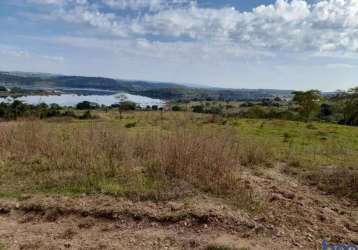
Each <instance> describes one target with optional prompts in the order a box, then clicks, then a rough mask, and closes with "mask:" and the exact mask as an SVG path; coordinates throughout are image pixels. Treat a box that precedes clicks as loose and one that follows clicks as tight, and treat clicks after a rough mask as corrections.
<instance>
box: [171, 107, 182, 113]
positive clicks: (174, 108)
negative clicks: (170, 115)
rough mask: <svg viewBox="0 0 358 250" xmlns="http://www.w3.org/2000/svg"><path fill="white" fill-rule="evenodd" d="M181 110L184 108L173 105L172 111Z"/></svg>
mask: <svg viewBox="0 0 358 250" xmlns="http://www.w3.org/2000/svg"><path fill="white" fill-rule="evenodd" d="M181 110H182V109H181V107H180V106H173V107H172V111H176V112H178V111H181Z"/></svg>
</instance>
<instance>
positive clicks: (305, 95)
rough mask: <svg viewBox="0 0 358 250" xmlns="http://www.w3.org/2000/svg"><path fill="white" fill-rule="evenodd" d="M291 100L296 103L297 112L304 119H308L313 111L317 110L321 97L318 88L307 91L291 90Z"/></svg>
mask: <svg viewBox="0 0 358 250" xmlns="http://www.w3.org/2000/svg"><path fill="white" fill-rule="evenodd" d="M293 94H294V97H293V101H294V102H295V103H297V104H298V105H299V106H300V108H299V113H300V115H301V117H302V118H303V119H304V120H305V121H309V120H310V118H311V117H312V114H313V113H314V112H317V111H318V110H319V107H320V105H319V103H320V101H321V99H322V96H321V93H320V92H319V91H318V90H309V91H295V92H293Z"/></svg>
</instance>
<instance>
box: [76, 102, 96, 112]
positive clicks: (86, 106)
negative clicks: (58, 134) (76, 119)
mask: <svg viewBox="0 0 358 250" xmlns="http://www.w3.org/2000/svg"><path fill="white" fill-rule="evenodd" d="M96 108H99V105H98V104H97V103H95V102H88V101H83V102H80V103H78V104H77V105H76V109H79V110H84V109H96Z"/></svg>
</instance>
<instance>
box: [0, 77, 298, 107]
mask: <svg viewBox="0 0 358 250" xmlns="http://www.w3.org/2000/svg"><path fill="white" fill-rule="evenodd" d="M0 86H6V87H20V88H32V89H33V88H36V89H59V90H61V89H71V88H72V89H95V90H109V91H114V92H120V91H123V92H128V93H131V94H138V95H143V96H148V97H152V98H160V99H165V100H178V99H191V100H192V99H197V100H258V99H262V98H271V97H275V96H280V97H289V96H290V95H291V92H292V91H291V90H272V89H252V90H250V89H223V88H209V87H204V86H200V87H199V85H190V84H188V85H184V84H175V83H163V82H149V81H132V80H118V79H111V78H105V77H84V76H63V75H51V74H42V73H26V72H0Z"/></svg>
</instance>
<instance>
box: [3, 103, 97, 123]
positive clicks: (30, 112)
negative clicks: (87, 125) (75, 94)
mask: <svg viewBox="0 0 358 250" xmlns="http://www.w3.org/2000/svg"><path fill="white" fill-rule="evenodd" d="M30 117H31V118H40V119H44V118H51V117H72V118H78V119H91V118H93V116H92V115H91V113H90V111H87V112H84V113H83V114H80V115H78V114H76V113H75V112H74V111H73V110H70V109H65V108H62V107H60V106H59V105H57V104H51V105H47V104H45V103H41V104H38V105H30V104H26V103H23V102H21V101H18V100H15V101H13V102H12V103H0V119H3V120H16V119H18V118H30Z"/></svg>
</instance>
